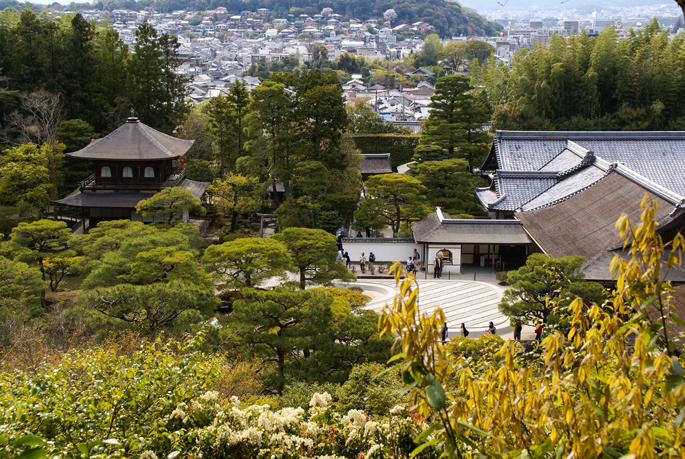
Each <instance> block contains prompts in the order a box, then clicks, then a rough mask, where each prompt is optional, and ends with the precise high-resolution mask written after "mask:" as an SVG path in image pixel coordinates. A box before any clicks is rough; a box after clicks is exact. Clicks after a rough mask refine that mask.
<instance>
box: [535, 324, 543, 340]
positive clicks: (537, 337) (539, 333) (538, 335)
mask: <svg viewBox="0 0 685 459" xmlns="http://www.w3.org/2000/svg"><path fill="white" fill-rule="evenodd" d="M535 341H537V342H538V343H539V342H540V341H542V323H539V324H538V326H537V327H535Z"/></svg>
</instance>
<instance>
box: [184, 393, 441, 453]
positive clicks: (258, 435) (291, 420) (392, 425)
mask: <svg viewBox="0 0 685 459" xmlns="http://www.w3.org/2000/svg"><path fill="white" fill-rule="evenodd" d="M198 403H200V404H201V405H203V404H206V405H207V407H206V410H207V413H208V414H211V415H213V416H214V421H213V422H212V423H211V424H210V425H207V426H204V427H200V428H194V429H190V430H189V431H188V433H187V435H186V442H187V444H188V450H187V452H186V454H189V455H190V457H203V458H217V459H218V458H233V457H242V458H261V457H264V458H271V457H278V458H281V459H290V458H293V459H294V458H321V459H323V458H338V457H345V458H398V459H399V458H407V457H409V455H410V453H411V452H412V450H414V448H415V447H416V444H415V443H414V442H413V439H414V438H416V437H417V436H418V435H419V434H420V433H421V432H422V431H423V430H425V429H426V428H427V427H428V424H427V423H426V422H425V421H424V420H423V419H421V418H419V417H418V416H416V415H413V414H411V413H410V412H409V411H407V410H406V409H405V408H403V407H400V406H397V407H395V408H393V409H392V410H390V414H389V416H387V417H376V418H374V419H370V418H369V416H368V415H367V414H366V413H365V412H364V411H361V410H349V411H348V412H347V413H345V414H341V413H338V412H336V411H334V410H333V409H332V408H331V406H332V397H331V395H330V394H328V393H315V394H314V395H313V396H312V399H311V401H310V409H309V412H308V413H307V412H305V411H304V410H303V409H301V408H283V409H280V410H277V411H272V410H271V409H270V407H269V406H268V405H252V406H248V407H246V408H243V409H241V408H240V404H239V401H238V399H237V398H234V399H233V400H231V402H230V403H228V404H226V405H225V406H224V407H223V408H222V409H221V410H219V411H218V412H215V411H214V409H215V406H214V405H213V404H212V403H211V402H205V401H204V400H202V397H201V400H199V401H198ZM178 409H179V410H181V411H184V412H185V406H180V407H179V408H178ZM195 413H197V412H195ZM186 422H187V423H188V424H192V423H193V422H194V421H193V419H187V421H186ZM438 456H439V454H438V453H437V452H436V451H435V450H432V449H430V448H426V449H425V450H424V451H423V452H422V454H420V455H419V456H418V457H438Z"/></svg>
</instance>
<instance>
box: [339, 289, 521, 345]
mask: <svg viewBox="0 0 685 459" xmlns="http://www.w3.org/2000/svg"><path fill="white" fill-rule="evenodd" d="M418 284H419V308H420V309H421V310H422V311H426V312H432V311H433V309H434V308H435V307H436V306H440V307H441V308H442V310H443V312H444V313H445V317H446V318H447V326H448V328H449V336H450V337H453V336H461V328H460V326H461V324H462V322H463V323H464V324H466V329H467V330H468V331H469V332H470V334H469V338H476V337H478V336H480V335H482V334H483V333H486V331H487V328H488V324H489V323H490V322H493V324H494V325H495V328H497V334H498V335H500V336H502V337H503V338H510V337H511V336H513V330H512V327H511V326H510V325H509V319H508V318H507V317H505V316H504V315H502V313H500V312H499V310H498V308H497V305H498V304H499V302H500V300H501V298H502V294H503V293H504V290H505V289H504V288H503V287H500V286H499V285H495V284H493V283H488V282H478V281H476V282H474V281H466V280H427V279H425V280H422V279H418ZM346 285H348V286H353V285H354V286H356V287H360V288H362V289H364V293H365V294H366V295H369V296H370V297H371V298H372V300H371V302H370V303H369V304H368V305H367V308H368V309H373V310H374V311H377V312H380V311H381V309H383V306H384V305H385V304H386V302H387V303H390V304H392V299H393V297H394V296H395V281H394V280H392V279H378V280H369V279H363V280H362V281H360V282H354V283H351V284H346ZM526 328H528V327H525V328H524V333H523V334H524V335H527V334H528V333H526V332H527V331H528V330H526ZM523 338H524V339H526V336H524V337H523Z"/></svg>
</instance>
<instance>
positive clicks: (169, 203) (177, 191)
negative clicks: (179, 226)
mask: <svg viewBox="0 0 685 459" xmlns="http://www.w3.org/2000/svg"><path fill="white" fill-rule="evenodd" d="M136 212H138V213H139V214H141V215H142V216H143V217H156V216H158V215H163V216H164V223H168V224H170V225H173V224H175V223H178V222H180V221H183V216H184V215H185V214H186V213H189V212H196V213H198V214H201V215H204V213H205V208H204V207H202V201H200V199H199V198H196V197H195V196H193V193H191V192H190V191H188V190H186V189H185V188H181V187H178V186H175V187H171V188H165V189H163V190H162V191H160V192H159V193H157V194H155V195H153V196H152V197H150V198H148V199H143V200H142V201H140V202H139V203H138V205H137V206H136Z"/></svg>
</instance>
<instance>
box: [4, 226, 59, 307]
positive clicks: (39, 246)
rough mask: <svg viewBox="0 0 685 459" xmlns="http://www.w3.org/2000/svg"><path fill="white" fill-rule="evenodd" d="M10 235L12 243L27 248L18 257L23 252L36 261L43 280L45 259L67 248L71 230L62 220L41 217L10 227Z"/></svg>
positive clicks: (43, 302) (42, 296)
mask: <svg viewBox="0 0 685 459" xmlns="http://www.w3.org/2000/svg"><path fill="white" fill-rule="evenodd" d="M10 237H11V239H12V242H13V243H14V244H16V245H18V246H21V247H24V248H25V249H28V251H25V252H20V257H21V256H22V255H24V254H25V256H26V257H27V258H29V259H33V260H34V261H36V262H37V263H38V269H40V272H41V275H42V277H43V282H45V281H46V272H45V266H44V261H45V259H47V258H49V257H51V256H54V255H55V254H56V253H58V252H62V251H64V250H65V249H66V248H67V242H68V241H69V239H71V231H70V230H69V228H67V224H66V223H64V222H57V221H54V220H46V219H43V220H38V221H37V222H32V223H23V222H22V223H19V225H18V226H17V227H15V228H13V229H12V234H11V236H10ZM25 249H24V250H25ZM41 305H42V306H43V308H45V306H46V303H45V290H43V292H42V293H41Z"/></svg>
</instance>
